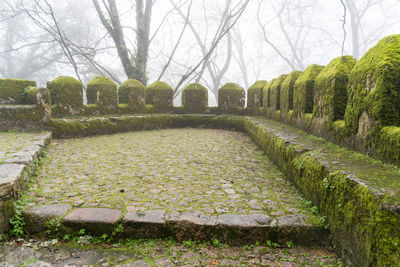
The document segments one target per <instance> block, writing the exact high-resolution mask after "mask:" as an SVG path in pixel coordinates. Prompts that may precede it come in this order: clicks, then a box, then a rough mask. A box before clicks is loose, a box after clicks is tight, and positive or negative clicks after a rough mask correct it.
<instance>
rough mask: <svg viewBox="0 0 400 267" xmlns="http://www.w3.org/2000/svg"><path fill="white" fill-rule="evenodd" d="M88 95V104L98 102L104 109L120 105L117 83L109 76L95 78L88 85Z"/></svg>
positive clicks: (112, 108)
mask: <svg viewBox="0 0 400 267" xmlns="http://www.w3.org/2000/svg"><path fill="white" fill-rule="evenodd" d="M86 96H87V102H88V104H97V105H98V106H99V107H100V108H102V109H107V110H114V109H116V108H117V107H118V93H117V85H116V84H115V83H114V82H113V81H112V80H110V79H109V78H107V77H101V76H97V77H95V78H93V79H92V80H91V81H90V82H89V83H88V85H87V89H86Z"/></svg>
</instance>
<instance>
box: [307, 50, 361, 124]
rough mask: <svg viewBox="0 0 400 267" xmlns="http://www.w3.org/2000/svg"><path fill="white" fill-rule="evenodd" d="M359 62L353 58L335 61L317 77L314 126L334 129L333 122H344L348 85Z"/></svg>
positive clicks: (348, 57) (344, 57) (340, 58)
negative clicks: (351, 74) (351, 73)
mask: <svg viewBox="0 0 400 267" xmlns="http://www.w3.org/2000/svg"><path fill="white" fill-rule="evenodd" d="M356 62H357V60H356V59H355V58H353V57H352V56H343V57H337V58H335V59H333V60H332V61H331V62H330V63H329V64H328V65H327V66H326V67H325V68H324V69H323V70H322V71H321V73H320V74H319V75H318V76H317V77H316V79H315V87H314V111H313V125H314V126H316V127H317V128H321V127H324V126H325V127H326V128H327V129H332V127H333V122H334V121H336V120H343V118H344V111H345V110H346V105H347V83H348V78H349V75H350V72H351V70H352V69H353V67H354V65H355V64H356Z"/></svg>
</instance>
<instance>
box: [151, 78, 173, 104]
mask: <svg viewBox="0 0 400 267" xmlns="http://www.w3.org/2000/svg"><path fill="white" fill-rule="evenodd" d="M173 97H174V90H173V89H172V87H171V86H169V85H168V84H167V83H165V82H161V81H156V82H154V83H152V84H150V85H149V86H147V88H146V104H150V105H154V107H155V109H157V110H159V111H170V110H172V107H173V102H172V101H173Z"/></svg>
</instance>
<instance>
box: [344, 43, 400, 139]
mask: <svg viewBox="0 0 400 267" xmlns="http://www.w3.org/2000/svg"><path fill="white" fill-rule="evenodd" d="M348 93H349V99H348V103H347V108H346V112H345V116H344V118H345V122H346V128H347V129H348V132H349V133H351V134H356V133H357V132H358V134H359V135H361V136H365V135H366V134H367V133H368V132H370V131H371V130H373V128H376V129H379V128H380V127H382V126H392V125H393V126H398V125H400V35H392V36H388V37H385V38H383V39H382V40H380V41H379V42H378V43H377V45H376V46H374V47H373V48H371V49H370V50H369V51H368V52H367V53H366V54H365V55H364V56H363V57H362V58H361V59H360V60H359V61H358V62H357V64H356V65H355V66H354V68H353V70H352V71H351V73H350V76H349V85H348Z"/></svg>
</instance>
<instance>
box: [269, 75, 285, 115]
mask: <svg viewBox="0 0 400 267" xmlns="http://www.w3.org/2000/svg"><path fill="white" fill-rule="evenodd" d="M286 77H287V75H286V74H282V75H280V76H279V77H278V78H276V79H274V82H273V83H272V85H271V88H270V104H271V112H275V111H277V110H280V109H281V86H282V83H283V82H284V81H285V79H286Z"/></svg>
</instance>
